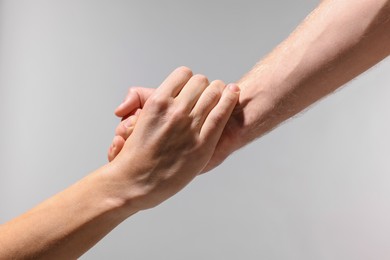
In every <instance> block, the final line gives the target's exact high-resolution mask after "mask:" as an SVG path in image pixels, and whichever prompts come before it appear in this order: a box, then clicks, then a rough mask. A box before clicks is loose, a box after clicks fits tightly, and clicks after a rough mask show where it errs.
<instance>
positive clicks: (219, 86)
mask: <svg viewBox="0 0 390 260" xmlns="http://www.w3.org/2000/svg"><path fill="white" fill-rule="evenodd" d="M225 86H226V85H225V83H224V82H223V81H221V80H215V81H213V82H211V84H210V85H209V86H208V87H207V88H206V90H205V91H204V92H203V93H202V95H201V96H200V98H199V100H198V102H197V103H196V105H195V106H194V108H193V110H192V111H191V117H192V118H193V126H194V127H196V128H198V129H199V130H200V128H201V127H202V125H203V123H204V121H205V119H206V117H207V116H208V114H209V113H210V111H211V110H212V109H213V108H214V107H215V105H216V104H217V103H218V101H219V99H220V98H221V96H222V92H223V90H224V89H225ZM183 91H184V90H183Z"/></svg>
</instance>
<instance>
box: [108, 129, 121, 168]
mask: <svg viewBox="0 0 390 260" xmlns="http://www.w3.org/2000/svg"><path fill="white" fill-rule="evenodd" d="M124 145H125V139H123V138H122V137H121V136H118V135H117V136H115V137H114V139H113V140H112V144H111V146H110V148H109V149H108V156H107V157H108V161H109V162H111V161H112V160H114V159H115V157H116V156H117V155H118V154H119V152H120V151H121V150H122V148H123V146H124Z"/></svg>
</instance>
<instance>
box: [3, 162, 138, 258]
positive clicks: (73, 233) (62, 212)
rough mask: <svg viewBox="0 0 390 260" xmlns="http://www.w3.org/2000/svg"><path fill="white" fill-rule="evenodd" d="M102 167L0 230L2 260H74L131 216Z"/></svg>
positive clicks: (119, 186)
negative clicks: (35, 259) (34, 259)
mask: <svg viewBox="0 0 390 260" xmlns="http://www.w3.org/2000/svg"><path fill="white" fill-rule="evenodd" d="M110 175H113V176H117V175H115V173H114V172H113V167H110V166H104V167H102V168H100V169H99V170H97V171H95V172H93V173H92V174H90V175H89V176H87V177H85V178H84V179H82V180H81V181H79V182H77V183H76V184H74V185H73V186H71V187H69V188H68V189H66V190H64V191H63V192H61V193H59V194H57V195H55V196H54V197H52V198H50V199H48V200H47V201H45V202H43V203H42V204H40V205H38V206H37V207H35V208H34V209H32V210H30V211H29V212H27V213H25V214H24V215H22V216H20V217H18V218H16V219H14V220H12V221H10V222H8V223H6V224H3V225H2V226H0V259H32V258H39V259H76V258H77V257H79V256H80V255H82V254H83V253H84V252H85V251H87V250H88V249H89V248H91V247H92V246H93V245H94V244H95V243H96V242H98V241H99V240H100V239H101V238H103V237H104V236H105V235H106V234H107V233H108V232H110V231H111V230H112V229H113V228H115V227H116V226H117V225H118V224H119V223H121V222H122V221H123V220H125V219H126V218H127V217H129V216H130V215H131V214H133V213H135V210H132V209H131V208H130V207H129V206H128V205H126V201H127V200H125V199H124V196H122V195H123V194H121V193H120V192H121V191H122V190H123V187H122V185H123V184H121V182H120V181H119V180H116V179H115V178H112V177H111V176H110Z"/></svg>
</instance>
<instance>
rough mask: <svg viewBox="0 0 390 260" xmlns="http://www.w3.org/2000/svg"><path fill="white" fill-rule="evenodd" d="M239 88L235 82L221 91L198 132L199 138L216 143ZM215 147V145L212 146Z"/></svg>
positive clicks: (236, 98)
mask: <svg viewBox="0 0 390 260" xmlns="http://www.w3.org/2000/svg"><path fill="white" fill-rule="evenodd" d="M239 93H240V89H239V87H238V86H237V85H235V84H229V85H228V86H227V87H226V88H225V90H224V91H223V93H222V96H221V99H220V100H219V102H218V104H217V105H216V106H215V107H214V108H213V109H212V110H211V112H210V113H209V115H208V116H207V118H206V120H205V122H204V124H203V126H202V128H201V132H200V138H201V140H208V141H209V142H210V144H213V145H216V144H217V142H218V140H219V138H220V137H221V134H222V131H223V129H224V128H225V126H226V123H227V121H228V120H229V118H230V115H231V114H232V112H233V109H234V107H235V106H236V104H237V101H238V98H239ZM214 147H215V146H214Z"/></svg>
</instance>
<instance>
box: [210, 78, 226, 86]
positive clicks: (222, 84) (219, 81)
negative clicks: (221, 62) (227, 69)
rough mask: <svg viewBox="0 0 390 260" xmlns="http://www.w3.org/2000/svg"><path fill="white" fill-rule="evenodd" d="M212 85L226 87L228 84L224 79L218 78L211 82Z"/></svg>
mask: <svg viewBox="0 0 390 260" xmlns="http://www.w3.org/2000/svg"><path fill="white" fill-rule="evenodd" d="M210 85H212V86H217V87H224V86H225V85H226V84H225V82H223V81H222V80H219V79H217V80H213V82H211V84H210Z"/></svg>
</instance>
